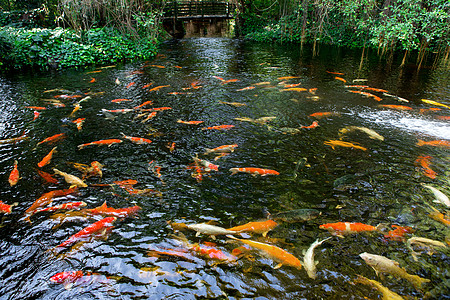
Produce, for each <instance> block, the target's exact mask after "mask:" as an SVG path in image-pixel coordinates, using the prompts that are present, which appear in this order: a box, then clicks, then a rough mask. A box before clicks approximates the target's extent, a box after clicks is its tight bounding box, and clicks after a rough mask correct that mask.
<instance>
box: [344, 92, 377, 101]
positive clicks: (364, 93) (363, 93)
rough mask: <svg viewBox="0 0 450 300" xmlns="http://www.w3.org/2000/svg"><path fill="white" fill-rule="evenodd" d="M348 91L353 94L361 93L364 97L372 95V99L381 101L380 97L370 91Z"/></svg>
mask: <svg viewBox="0 0 450 300" xmlns="http://www.w3.org/2000/svg"><path fill="white" fill-rule="evenodd" d="M349 92H350V93H355V94H361V95H363V96H366V97H372V98H373V99H375V100H376V101H381V100H382V99H381V98H380V97H378V96H376V95H374V94H371V93H366V92H361V91H349Z"/></svg>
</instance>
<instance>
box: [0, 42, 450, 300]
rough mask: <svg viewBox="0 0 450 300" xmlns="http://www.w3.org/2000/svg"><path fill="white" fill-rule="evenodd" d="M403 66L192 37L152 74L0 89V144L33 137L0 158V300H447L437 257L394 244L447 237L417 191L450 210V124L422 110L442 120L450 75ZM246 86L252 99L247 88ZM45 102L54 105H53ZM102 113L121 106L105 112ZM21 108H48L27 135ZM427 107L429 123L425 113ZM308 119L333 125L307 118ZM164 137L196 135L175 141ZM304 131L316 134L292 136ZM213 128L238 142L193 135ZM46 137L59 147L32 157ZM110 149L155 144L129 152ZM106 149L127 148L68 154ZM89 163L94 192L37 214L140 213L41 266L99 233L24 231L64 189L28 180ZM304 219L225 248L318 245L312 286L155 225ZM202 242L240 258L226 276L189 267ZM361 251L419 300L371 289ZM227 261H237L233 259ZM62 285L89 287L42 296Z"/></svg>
mask: <svg viewBox="0 0 450 300" xmlns="http://www.w3.org/2000/svg"><path fill="white" fill-rule="evenodd" d="M399 63H400V61H397V60H395V59H394V61H393V63H392V64H388V63H386V61H385V60H384V59H379V58H378V57H377V56H375V55H369V56H368V57H366V59H365V61H364V63H363V66H362V68H361V69H359V64H360V53H359V52H358V51H350V50H344V49H338V48H326V47H322V48H321V49H320V53H319V55H318V56H316V57H313V56H311V55H310V52H309V50H307V49H304V51H303V52H301V51H300V49H299V48H298V47H297V46H293V45H285V46H279V45H268V44H255V43H250V42H246V41H240V40H234V39H226V38H218V39H215V38H211V39H207V38H199V39H184V40H173V41H168V42H165V43H163V44H162V47H161V51H160V55H159V56H158V57H156V58H155V59H154V60H153V61H150V62H138V63H132V64H125V65H120V66H115V67H110V68H98V69H89V70H83V71H75V70H69V71H60V72H59V71H58V72H56V71H55V72H48V73H41V74H15V75H8V76H6V75H3V76H2V77H0V89H1V102H0V108H1V114H0V140H4V139H9V138H14V137H20V136H21V135H22V134H23V133H24V132H25V135H26V137H28V138H27V139H23V140H20V141H16V142H15V143H12V142H9V143H7V142H4V143H2V144H0V178H1V182H2V183H1V184H0V200H1V201H3V202H4V203H7V204H10V205H11V204H13V203H16V205H15V206H13V208H12V213H10V214H2V215H1V224H0V226H1V231H0V253H1V258H0V279H1V281H0V282H1V284H0V299H380V293H379V292H378V291H376V290H375V289H372V288H371V287H370V286H368V285H363V284H360V283H355V282H354V280H355V278H356V275H357V274H359V275H362V276H365V277H367V278H370V279H374V280H377V281H379V282H381V283H382V284H383V285H384V286H386V287H387V288H389V289H390V290H392V291H394V292H396V293H398V294H400V295H402V296H404V297H409V298H408V299H425V298H427V299H448V298H449V295H450V293H449V288H450V283H449V282H450V268H449V251H448V250H446V249H442V248H441V249H439V250H435V251H433V252H432V253H431V252H430V253H427V251H424V250H426V249H422V250H421V251H419V249H418V248H417V247H415V250H417V251H418V252H419V253H420V254H421V255H420V256H419V257H418V261H415V260H414V259H413V257H412V256H411V254H410V251H409V250H408V248H407V246H406V243H405V240H406V239H408V238H410V237H412V236H417V237H425V238H429V239H433V240H438V241H441V242H445V240H446V238H447V242H448V236H449V229H448V224H447V225H446V224H444V223H443V222H445V221H438V220H434V219H432V218H431V217H430V216H429V213H430V212H431V211H432V208H431V206H433V207H434V208H435V209H437V210H439V211H440V212H441V213H445V212H446V211H448V207H446V206H445V205H444V204H442V203H435V202H433V200H434V196H433V194H432V193H431V191H430V190H428V189H426V188H424V187H423V186H422V185H421V183H426V184H428V185H430V186H434V187H437V188H438V189H440V190H441V191H442V192H444V193H445V194H447V195H450V181H449V178H450V177H449V176H450V174H449V171H448V165H449V147H448V142H449V141H450V123H449V122H450V121H448V119H447V120H445V118H444V117H445V116H449V115H450V109H449V108H446V107H444V106H437V105H431V104H427V103H423V102H421V99H430V100H434V101H437V102H439V103H443V104H446V105H450V84H449V83H450V76H449V75H450V72H449V70H448V68H443V67H441V68H437V69H431V68H424V69H422V70H420V72H417V70H416V66H414V65H406V66H405V67H404V68H403V69H400V68H398V67H397V66H398V65H399ZM92 71H100V72H92ZM330 72H338V73H343V75H339V74H332V73H330ZM289 76H291V77H292V78H289ZM282 77H287V78H284V79H283V78H282ZM335 77H340V78H343V79H345V80H346V81H347V82H346V83H344V82H343V81H342V80H339V79H335ZM93 78H94V79H95V80H92V79H93ZM230 79H236V80H230ZM355 79H364V80H365V81H361V80H356V81H355ZM227 80H230V81H227ZM131 83H134V84H131ZM298 83H300V84H299V85H297V86H295V88H304V89H306V91H299V90H286V89H288V88H289V87H292V85H293V84H298ZM148 84H151V85H150V86H147V87H145V86H146V85H148ZM289 84H292V85H291V86H289ZM348 85H367V86H370V87H375V88H379V89H385V90H387V91H388V92H387V93H386V92H385V93H384V94H383V92H374V91H370V90H364V91H365V92H369V93H371V94H373V95H376V96H378V97H381V99H382V101H380V102H379V101H376V99H375V98H374V97H367V96H365V95H363V94H359V93H352V92H350V91H352V90H353V91H360V90H359V89H357V88H350V87H346V86H348ZM161 86H164V87H161ZM155 87H158V88H157V89H154V90H151V89H153V88H155ZM246 87H250V88H247V89H243V88H246ZM251 87H254V88H251ZM54 89H60V90H55V91H49V90H54ZM241 89H243V90H241ZM61 94H63V95H81V96H82V97H86V96H90V98H88V99H85V100H83V101H82V102H81V103H80V105H81V108H80V109H79V110H77V111H76V112H74V113H73V114H72V115H71V112H72V111H73V110H74V104H76V102H77V101H79V100H80V98H72V99H71V98H58V97H57V96H58V95H61ZM398 97H401V98H398ZM46 99H47V100H46ZM49 99H53V100H52V101H50V100H49ZM114 99H128V100H131V101H121V102H111V100H114ZM402 99H407V100H409V102H404V101H402ZM54 100H59V101H60V103H63V104H64V105H65V107H58V105H59V106H61V104H58V103H56V104H55V101H54ZM145 101H152V102H153V104H152V105H146V106H143V107H142V108H143V109H148V108H156V107H171V109H167V110H162V111H158V112H157V113H156V116H154V117H153V118H149V119H148V120H147V121H145V119H146V118H147V116H148V115H149V114H150V112H149V111H147V112H146V111H142V110H139V109H133V108H134V107H136V106H138V105H140V104H142V103H144V102H145ZM222 102H239V103H243V104H245V106H233V105H230V104H224V103H222ZM380 105H404V106H408V107H410V108H411V109H408V110H398V109H395V108H389V107H382V106H380ZM27 106H39V107H46V108H47V109H46V110H41V111H39V112H40V115H39V117H37V119H36V120H34V121H33V111H34V109H32V108H27ZM432 107H434V108H439V109H440V110H427V111H423V110H422V111H421V109H428V108H432ZM105 109H106V110H116V109H129V111H125V112H123V113H117V112H108V111H104V110H105ZM316 112H334V113H335V114H333V115H330V116H322V117H320V116H319V117H314V116H310V115H311V114H313V113H316ZM261 117H275V118H272V119H271V120H270V121H267V122H266V123H265V124H261V123H254V122H248V121H242V120H241V121H240V120H236V119H235V118H252V119H258V118H261ZM77 118H85V120H84V123H83V125H82V129H81V130H77V127H76V125H75V124H74V123H73V122H72V121H74V120H75V119H77ZM177 120H183V121H193V120H196V121H204V122H203V123H202V124H200V125H187V124H182V123H177ZM247 120H248V119H247ZM314 121H317V122H318V125H319V126H317V127H314V126H312V128H301V127H302V126H309V125H312V124H313V122H314ZM216 125H234V127H232V128H231V129H227V130H214V129H204V130H202V128H205V127H210V126H216ZM347 126H360V127H366V128H370V129H372V130H374V131H375V132H376V133H378V134H379V135H381V136H383V137H384V140H383V141H381V140H377V139H371V138H370V136H369V135H368V134H367V133H365V132H363V131H360V130H353V131H350V132H347V133H346V134H345V135H343V134H340V132H339V131H340V130H341V129H342V128H344V127H347ZM59 133H65V136H66V137H65V138H64V139H62V140H59V141H57V142H55V143H53V144H52V143H42V144H39V145H37V144H38V142H40V141H42V140H43V139H45V138H47V137H50V136H53V135H55V134H59ZM122 133H123V134H125V135H127V136H134V137H143V138H147V139H150V140H152V143H150V144H148V143H144V144H136V143H133V142H131V141H129V140H127V139H125V138H123V135H122ZM113 138H114V139H122V140H123V141H122V143H117V144H112V145H110V146H106V145H101V146H87V147H85V148H84V149H78V147H77V146H78V145H80V144H85V143H89V142H93V141H97V140H104V139H113ZM329 140H342V141H346V142H351V143H353V144H354V145H359V146H361V147H364V148H366V150H363V149H361V148H357V147H353V148H352V147H350V148H349V147H341V146H336V147H334V149H333V148H332V147H330V146H329V145H327V144H324V142H326V141H329ZM419 140H424V141H433V140H441V141H444V142H441V144H444V145H440V146H429V145H424V146H418V145H417V143H418V141H419ZM445 142H446V143H447V146H445ZM229 144H237V145H238V147H237V148H236V149H235V151H234V152H232V153H230V154H229V155H226V156H223V157H220V158H219V159H218V160H214V157H215V156H214V155H212V154H207V155H205V154H204V152H205V151H206V149H207V148H215V147H218V146H221V145H229ZM53 147H57V148H56V152H55V153H54V154H53V157H52V159H51V161H50V163H49V164H48V165H46V166H44V167H42V168H39V167H38V166H37V163H38V162H40V161H41V160H42V159H43V157H44V156H45V155H47V154H48V153H49V151H50V150H51V149H52V148H53ZM171 147H172V149H171ZM195 156H198V158H201V159H206V160H208V161H210V162H212V163H214V164H216V165H218V166H219V167H218V171H214V170H211V171H209V172H207V170H205V168H203V169H200V168H199V167H197V169H196V166H195V164H193V163H194V160H193V157H195ZM424 157H425V159H423V158H424ZM420 158H422V160H424V161H425V162H423V164H424V165H426V162H427V161H428V164H429V166H428V171H427V169H426V168H424V167H422V166H421V165H420V161H419V160H420ZM15 160H17V161H18V170H19V173H20V177H21V178H20V179H19V181H18V183H17V184H16V185H14V186H10V185H9V184H8V177H9V174H10V173H11V171H12V169H13V165H14V161H15ZM92 161H98V162H100V163H101V164H102V165H103V166H104V167H103V169H102V172H103V176H102V177H101V178H100V177H99V176H92V177H89V178H86V179H85V182H86V183H87V184H88V185H89V187H82V188H79V189H78V192H77V193H72V194H70V195H66V196H62V197H56V198H54V199H53V203H52V204H49V205H48V206H50V205H58V204H62V203H65V202H71V201H84V202H85V203H86V204H87V206H86V207H84V208H83V209H86V208H87V209H92V208H95V207H98V206H100V205H102V204H103V203H104V202H105V201H106V203H107V205H108V207H113V208H125V207H131V206H135V205H138V206H139V207H140V208H141V209H140V211H139V212H138V213H137V214H136V215H135V216H129V217H127V218H118V219H117V220H116V221H115V222H114V228H113V229H112V230H108V232H103V231H102V230H100V232H98V233H97V234H95V235H93V236H92V237H91V238H89V239H84V240H83V242H84V243H76V244H75V243H74V244H73V245H70V246H71V247H67V249H59V248H56V249H58V250H61V251H54V250H55V247H56V246H58V245H59V244H61V243H62V242H64V241H65V240H67V239H68V238H69V237H70V236H72V235H73V234H75V233H77V232H79V231H80V230H81V229H83V228H85V227H86V226H89V225H91V224H93V223H94V222H96V221H99V220H101V219H102V216H99V215H97V216H91V217H89V216H87V215H84V216H83V214H82V213H79V215H81V218H68V219H66V220H65V222H62V221H61V220H58V219H54V218H52V216H54V214H55V213H50V212H39V213H35V214H33V215H32V216H31V218H30V221H31V222H27V221H26V220H25V210H27V209H28V208H29V207H30V206H31V205H32V204H33V202H34V201H35V200H36V199H38V198H39V197H40V196H41V195H43V194H44V193H47V192H50V191H54V190H60V189H67V188H69V186H70V184H69V183H66V182H65V181H64V179H63V177H59V176H55V178H57V179H58V181H59V183H56V184H55V183H47V182H46V181H45V180H43V179H42V178H41V177H40V176H39V175H38V173H37V170H38V169H40V170H43V171H46V172H48V173H51V174H53V173H54V172H53V168H56V169H58V170H61V171H64V172H67V173H70V174H72V175H76V176H78V177H82V172H81V171H80V170H78V169H76V168H74V165H73V163H79V164H85V165H89V164H90V163H91V162H92ZM245 167H256V168H264V169H271V170H276V171H278V172H279V173H280V174H279V175H268V176H252V175H251V174H247V173H238V174H234V175H231V172H230V171H229V169H230V168H245ZM198 172H201V173H198ZM433 172H435V174H434V173H433ZM200 175H201V176H200ZM127 179H134V180H136V181H137V184H135V185H134V186H133V188H134V189H133V188H131V187H130V186H128V188H127V187H126V186H125V187H124V188H121V187H120V186H119V185H114V184H113V182H114V181H121V180H127ZM106 184H113V185H106ZM139 191H140V192H142V191H145V192H144V193H141V194H140V193H139ZM300 208H308V209H316V210H318V211H320V212H321V215H320V216H319V217H317V218H315V219H312V220H309V221H306V222H282V221H279V225H278V226H277V227H276V228H274V229H273V230H272V231H270V232H269V233H268V234H267V236H266V237H263V236H261V234H258V233H253V234H252V233H248V234H243V237H241V236H240V235H235V237H238V238H248V239H251V240H255V241H260V242H262V243H267V244H270V245H274V246H277V247H279V248H282V249H284V250H286V251H287V252H289V253H291V254H293V255H294V256H295V257H297V258H299V259H302V258H303V255H304V254H303V253H304V252H305V251H306V250H307V249H308V248H309V246H310V245H311V244H312V243H313V242H314V241H315V240H316V239H320V240H322V239H325V238H327V237H330V236H331V237H332V238H331V239H329V240H327V241H325V242H324V243H323V244H322V245H320V246H318V247H317V248H316V249H315V258H314V259H315V260H316V261H318V264H317V278H316V279H311V278H309V277H308V275H307V273H306V271H305V268H302V269H297V268H294V267H291V266H289V265H283V266H281V267H280V268H274V267H275V266H276V265H277V264H278V263H279V261H278V260H276V259H274V258H273V257H271V256H270V255H267V253H262V252H263V251H257V250H255V249H253V250H252V249H251V248H249V249H247V250H246V248H243V244H242V243H240V242H238V241H233V240H232V239H231V238H229V237H226V236H224V235H218V236H217V237H216V239H215V240H214V239H212V238H211V237H209V236H207V235H203V234H201V235H199V236H196V232H195V231H193V230H183V231H181V233H182V234H184V235H185V238H186V239H187V240H188V242H189V245H187V244H185V243H183V242H181V241H180V240H179V237H180V233H178V231H177V230H174V229H173V228H172V227H171V226H170V225H169V224H168V221H171V222H176V223H186V224H195V223H205V222H212V223H213V224H215V225H217V226H221V227H224V228H229V227H232V226H237V225H242V224H245V223H248V222H253V221H261V220H265V219H266V218H267V217H268V215H269V217H270V215H274V214H276V213H278V212H283V211H290V210H294V209H300ZM59 213H64V211H62V212H59ZM70 213H71V214H72V215H73V212H67V214H70ZM447 219H448V216H447ZM335 222H361V223H365V224H369V225H373V226H376V225H378V224H382V226H381V227H380V228H381V229H380V230H381V232H380V231H376V232H362V233H356V234H350V235H345V236H344V237H343V238H342V237H339V236H337V235H331V234H330V233H329V232H328V231H326V230H323V229H320V228H319V226H320V225H321V224H326V223H335ZM447 222H448V221H447ZM392 225H397V226H408V227H411V228H412V230H414V232H413V233H407V234H406V235H405V236H404V238H403V240H402V238H401V237H400V238H399V240H392V239H390V238H389V237H385V236H384V235H387V233H388V231H389V230H392V229H393V228H392V227H391V226H392ZM205 242H206V243H207V245H209V246H211V247H214V248H215V249H218V250H220V251H223V252H224V253H226V254H227V255H231V253H232V251H233V249H235V248H238V249H240V250H241V252H242V253H241V254H240V255H239V258H238V259H236V260H235V261H231V262H221V261H218V260H214V259H211V258H208V257H205V256H202V255H201V254H200V253H198V252H196V251H195V249H192V247H191V249H189V250H188V248H189V246H192V245H194V244H196V243H200V244H202V245H203V243H205ZM210 243H214V244H210ZM51 249H53V251H48V250H51ZM167 249H177V250H176V252H175V254H174V252H170V253H171V254H163V253H161V252H162V251H168V250H167ZM158 251H159V252H158ZM213 251H214V250H213ZM362 252H368V253H372V254H377V255H382V256H385V257H388V258H389V259H392V260H395V261H397V262H398V263H399V265H400V266H401V267H403V268H404V269H405V270H406V271H407V272H408V273H410V274H416V275H419V276H420V277H423V278H427V279H429V280H430V282H428V283H426V284H424V285H423V287H422V289H421V290H418V289H415V288H414V286H413V285H412V284H411V283H409V282H408V281H406V280H405V279H402V278H396V277H394V276H390V275H388V276H385V277H384V278H381V277H379V276H377V275H376V273H375V272H374V270H373V269H372V268H370V266H368V265H367V264H366V263H365V262H364V261H363V260H362V259H361V257H360V256H359V254H360V253H362ZM233 253H235V254H237V252H236V250H235V252H233ZM63 271H83V273H84V274H85V276H84V277H82V278H77V279H76V280H73V282H72V283H71V284H68V282H66V284H65V286H64V285H63V284H58V283H53V282H51V281H50V280H49V279H50V278H51V277H52V276H53V275H55V274H57V273H59V272H63Z"/></svg>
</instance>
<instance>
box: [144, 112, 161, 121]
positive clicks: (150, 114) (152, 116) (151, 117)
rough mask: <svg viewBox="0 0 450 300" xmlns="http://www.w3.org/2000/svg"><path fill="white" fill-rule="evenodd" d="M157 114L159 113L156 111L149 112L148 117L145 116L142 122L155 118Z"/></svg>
mask: <svg viewBox="0 0 450 300" xmlns="http://www.w3.org/2000/svg"><path fill="white" fill-rule="evenodd" d="M156 114H157V112H156V111H154V112H151V113H149V114H148V116H147V118H145V119H144V120H142V121H141V123H145V122H147V121H148V120H150V119H153V118H154V117H155V116H156Z"/></svg>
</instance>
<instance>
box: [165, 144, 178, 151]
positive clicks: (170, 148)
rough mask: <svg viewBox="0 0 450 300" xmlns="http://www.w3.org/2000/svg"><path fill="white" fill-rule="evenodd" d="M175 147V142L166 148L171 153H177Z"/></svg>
mask: <svg viewBox="0 0 450 300" xmlns="http://www.w3.org/2000/svg"><path fill="white" fill-rule="evenodd" d="M175 145H176V143H175V142H172V143H168V144H167V146H166V147H167V148H168V149H169V151H170V153H172V152H173V151H175Z"/></svg>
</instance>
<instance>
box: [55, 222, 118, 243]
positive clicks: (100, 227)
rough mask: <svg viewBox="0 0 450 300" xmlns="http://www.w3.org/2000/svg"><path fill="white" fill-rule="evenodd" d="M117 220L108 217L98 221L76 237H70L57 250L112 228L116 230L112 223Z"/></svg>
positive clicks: (75, 235) (76, 234)
mask: <svg viewBox="0 0 450 300" xmlns="http://www.w3.org/2000/svg"><path fill="white" fill-rule="evenodd" d="M116 220H117V218H116V217H106V218H104V219H102V220H100V221H97V222H95V223H94V224H91V225H89V226H87V227H85V228H83V229H82V230H80V231H79V232H77V233H75V234H74V235H72V236H71V237H69V239H67V240H66V241H64V242H62V243H61V244H59V245H58V246H56V247H55V248H63V247H67V246H69V245H71V244H73V243H74V242H77V241H79V240H84V239H87V238H89V237H90V236H92V235H93V234H96V233H99V232H106V231H109V230H111V229H112V228H114V226H112V223H114V221H116Z"/></svg>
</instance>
